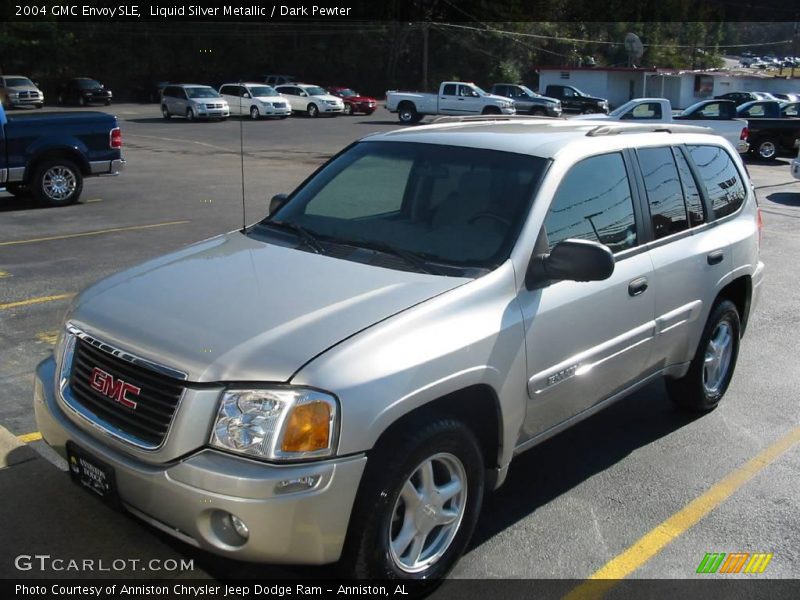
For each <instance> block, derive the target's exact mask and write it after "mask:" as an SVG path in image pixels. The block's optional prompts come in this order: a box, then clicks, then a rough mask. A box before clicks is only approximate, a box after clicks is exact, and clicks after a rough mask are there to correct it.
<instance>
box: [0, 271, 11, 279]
mask: <svg viewBox="0 0 800 600" xmlns="http://www.w3.org/2000/svg"><path fill="white" fill-rule="evenodd" d="M4 277H11V273H9V272H8V271H0V279H3V278H4Z"/></svg>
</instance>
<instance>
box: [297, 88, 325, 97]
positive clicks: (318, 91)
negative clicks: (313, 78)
mask: <svg viewBox="0 0 800 600" xmlns="http://www.w3.org/2000/svg"><path fill="white" fill-rule="evenodd" d="M303 89H304V90H305V91H306V93H307V94H308V95H309V96H326V95H327V94H328V93H327V92H326V91H325V90H323V89H322V88H321V87H317V86H314V87H307V88H303Z"/></svg>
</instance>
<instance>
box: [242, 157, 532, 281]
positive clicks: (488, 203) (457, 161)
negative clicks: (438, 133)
mask: <svg viewBox="0 0 800 600" xmlns="http://www.w3.org/2000/svg"><path fill="white" fill-rule="evenodd" d="M546 165H547V160H546V159H543V158H539V157H534V156H529V155H523V154H514V153H510V152H500V151H495V150H485V149H478V148H465V147H460V146H446V145H438V144H425V143H409V142H361V143H358V144H356V145H355V146H353V147H352V148H350V149H349V150H347V151H346V152H344V153H343V154H342V155H340V156H339V157H337V158H336V159H334V160H333V161H331V162H330V163H328V164H327V165H326V166H325V167H324V168H323V169H322V171H320V172H319V173H318V174H317V175H316V176H314V177H313V178H312V179H311V180H310V181H309V182H307V183H306V184H305V185H304V186H303V187H302V188H300V189H299V190H298V191H297V192H295V194H294V195H293V196H292V198H291V199H290V201H289V202H288V203H287V204H286V205H285V206H284V207H283V208H282V209H280V210H279V211H278V212H277V213H275V214H274V215H272V218H271V219H267V220H265V221H262V222H261V223H260V224H259V225H257V226H256V227H255V228H253V230H252V235H254V236H255V237H258V238H264V239H266V237H268V234H269V230H270V227H271V226H270V225H269V223H270V220H274V221H279V222H282V223H291V224H293V225H300V226H301V227H303V228H304V229H305V230H306V231H308V232H311V233H312V235H314V236H315V237H317V238H318V239H319V240H320V241H321V242H322V243H330V244H333V245H339V246H342V247H345V246H353V247H354V248H358V247H363V248H367V249H369V248H375V247H376V246H377V245H380V246H383V247H384V248H385V247H390V248H392V249H395V250H399V251H401V252H406V253H408V252H410V253H413V254H415V255H416V256H417V257H419V258H422V259H424V260H427V261H432V262H436V263H442V264H446V265H449V266H455V267H462V268H481V269H492V268H495V267H497V266H498V265H499V264H501V263H502V262H503V261H504V260H506V259H507V258H508V256H509V254H510V252H511V248H512V247H513V245H514V243H515V241H516V238H517V236H518V235H519V231H520V230H521V228H522V225H523V223H524V221H525V217H526V215H527V214H528V210H529V208H530V203H531V201H532V198H533V193H534V189H535V187H536V186H537V185H538V183H539V180H540V179H541V176H542V174H543V172H544V169H545V167H546ZM337 256H342V252H337Z"/></svg>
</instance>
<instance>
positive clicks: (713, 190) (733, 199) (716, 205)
mask: <svg viewBox="0 0 800 600" xmlns="http://www.w3.org/2000/svg"><path fill="white" fill-rule="evenodd" d="M687 147H688V148H689V155H690V156H691V157H692V161H693V162H694V164H695V165H696V166H697V170H698V172H699V173H700V179H701V180H702V183H703V185H705V188H706V192H707V194H708V197H709V199H710V200H711V208H712V210H713V211H714V217H715V218H716V219H720V218H722V217H724V216H726V215H730V214H732V213H734V212H736V211H737V210H739V207H740V206H741V205H742V204H743V203H744V200H745V198H746V197H747V192H746V191H745V187H744V184H743V183H742V178H741V175H740V174H739V171H738V170H737V169H736V165H734V163H733V160H732V159H731V157H730V155H729V154H728V153H727V152H726V151H725V150H724V149H722V148H720V147H719V146H687Z"/></svg>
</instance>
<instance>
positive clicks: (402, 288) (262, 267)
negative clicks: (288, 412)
mask: <svg viewBox="0 0 800 600" xmlns="http://www.w3.org/2000/svg"><path fill="white" fill-rule="evenodd" d="M468 281H470V279H464V278H459V277H442V276H434V275H427V274H422V273H410V272H405V271H397V270H393V269H386V268H381V267H375V266H370V265H365V264H361V263H356V262H351V261H347V260H342V259H336V258H332V257H328V256H324V255H319V254H312V253H310V252H305V251H302V250H296V249H293V248H285V247H282V246H278V245H273V244H268V243H264V242H262V241H258V240H253V239H251V238H248V237H247V236H245V235H243V234H241V233H240V232H233V233H229V234H226V235H223V236H219V237H216V238H212V239H210V240H206V241H204V242H200V243H198V244H195V245H193V246H189V247H187V248H184V249H183V250H180V251H178V252H175V253H172V254H168V255H166V256H163V257H160V258H157V259H155V260H152V261H149V262H147V263H144V264H142V265H139V266H137V267H134V268H132V269H129V270H127V271H123V272H121V273H118V274H116V275H113V276H112V277H110V278H108V279H105V280H103V281H101V282H100V283H98V284H96V285H94V286H92V287H90V288H89V289H87V290H86V291H85V292H83V293H82V294H81V295H80V296H79V297H78V298H77V300H76V301H75V307H74V309H73V311H72V312H71V314H70V315H69V319H70V321H71V322H73V323H74V324H76V325H77V326H78V327H80V328H82V329H84V330H85V331H86V332H87V333H90V334H92V335H94V336H96V337H97V338H98V339H100V340H102V341H105V342H108V343H110V344H112V345H114V346H117V347H118V348H120V349H122V350H125V351H128V352H131V353H133V354H136V355H138V356H140V357H142V358H145V359H148V360H151V361H153V362H156V363H159V364H162V365H165V366H169V367H172V368H174V369H177V370H179V371H183V372H185V373H187V374H188V378H189V380H190V381H200V382H214V381H288V380H289V379H290V378H291V377H292V375H293V374H294V373H295V372H296V371H297V370H298V369H299V368H300V367H301V366H302V365H304V364H305V363H306V362H308V361H309V360H311V359H312V358H314V357H315V356H317V355H318V354H320V353H322V352H324V351H325V350H327V349H328V348H330V347H331V346H332V345H334V344H336V343H338V342H340V341H341V340H343V339H345V338H347V337H349V336H352V335H353V334H355V333H357V332H359V331H361V330H363V329H365V328H367V327H370V326H371V325H373V324H375V323H377V322H378V321H381V320H383V319H386V318H388V317H390V316H392V315H394V314H396V313H398V312H400V311H403V310H405V309H407V308H409V307H411V306H414V305H415V304H419V303H420V302H424V301H425V300H428V299H430V298H432V297H433V296H436V295H439V294H441V293H443V292H446V291H448V290H450V289H453V288H455V287H458V286H459V285H461V284H463V283H466V282H468Z"/></svg>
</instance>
